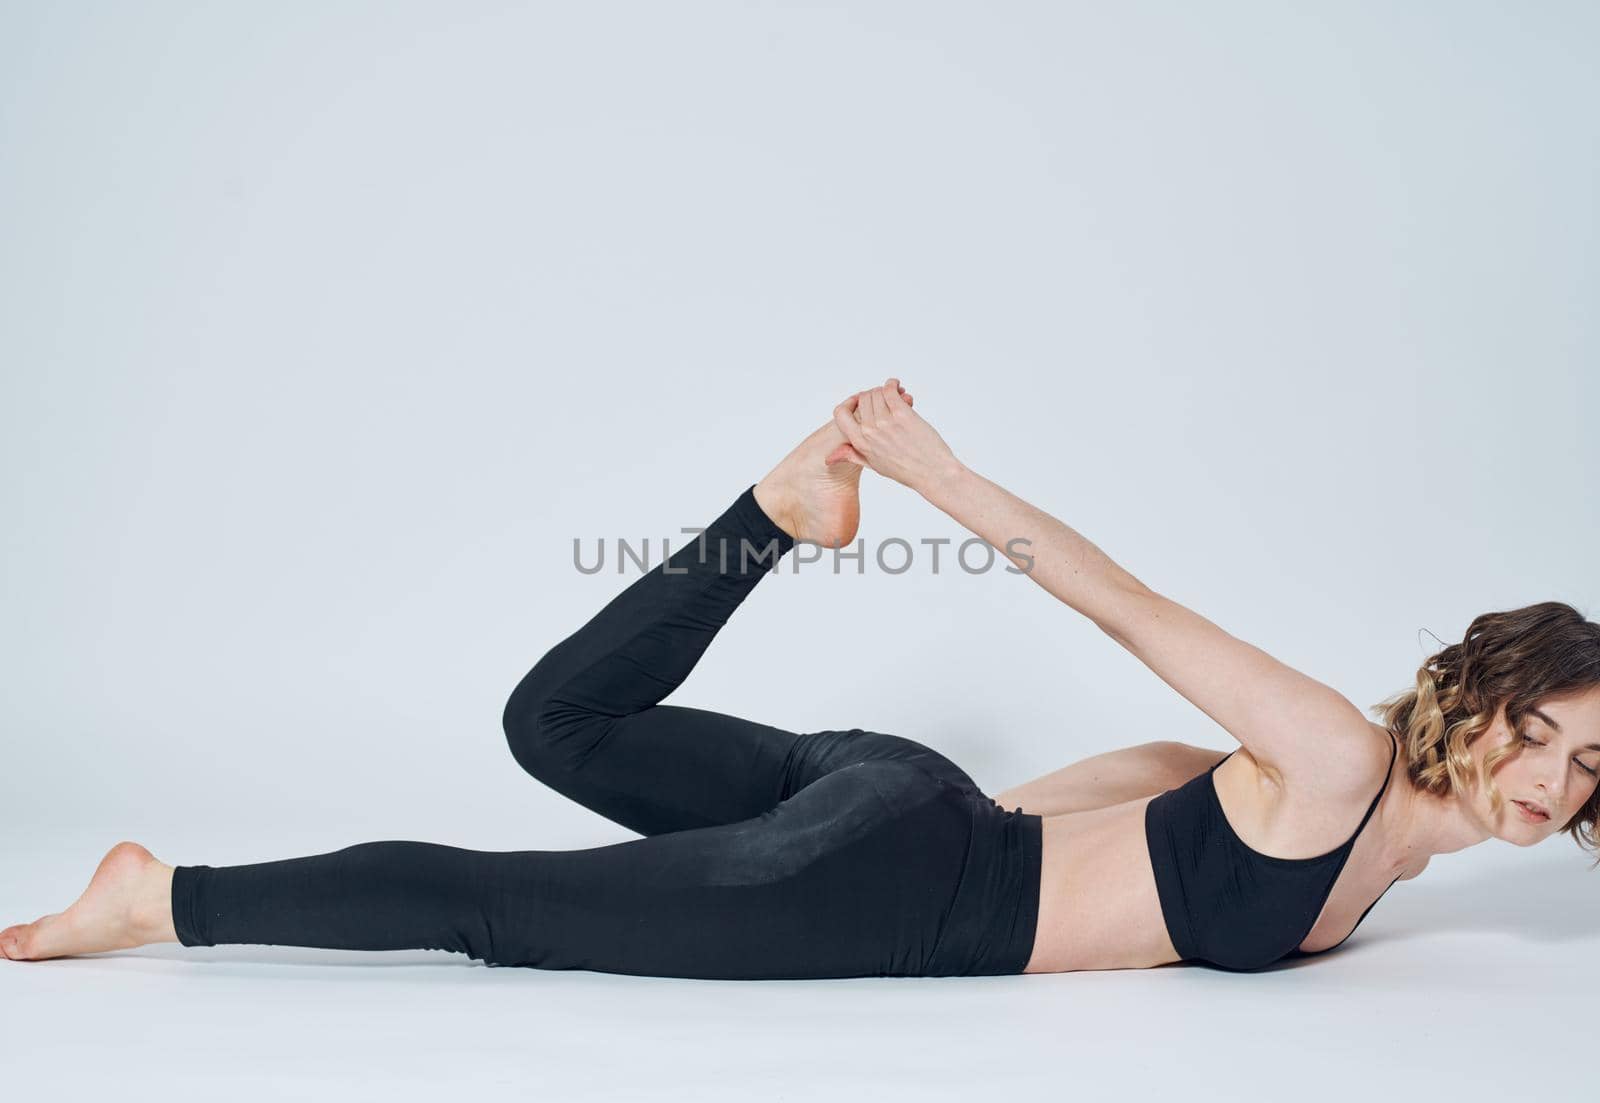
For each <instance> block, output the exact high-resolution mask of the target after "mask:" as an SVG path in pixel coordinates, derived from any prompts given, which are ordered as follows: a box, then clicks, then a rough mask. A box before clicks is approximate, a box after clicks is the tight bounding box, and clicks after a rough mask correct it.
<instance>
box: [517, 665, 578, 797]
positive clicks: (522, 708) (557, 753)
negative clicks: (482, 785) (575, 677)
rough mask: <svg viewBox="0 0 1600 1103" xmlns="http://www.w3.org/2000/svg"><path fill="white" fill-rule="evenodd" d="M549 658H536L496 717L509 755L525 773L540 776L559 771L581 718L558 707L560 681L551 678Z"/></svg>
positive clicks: (552, 672) (562, 706)
mask: <svg viewBox="0 0 1600 1103" xmlns="http://www.w3.org/2000/svg"><path fill="white" fill-rule="evenodd" d="M549 658H550V656H549V655H546V656H545V658H543V659H540V660H539V662H538V663H536V664H535V665H534V667H533V669H532V670H530V671H528V673H527V674H525V675H523V677H522V680H521V681H519V682H518V683H517V684H516V686H515V687H514V688H513V689H512V691H511V696H510V697H508V698H507V699H506V704H505V708H504V709H503V710H502V711H501V714H500V726H501V729H502V730H503V731H504V732H505V736H506V743H507V745H508V746H509V747H510V748H511V755H512V757H513V758H515V759H516V760H517V763H518V765H520V766H521V767H522V768H523V769H524V770H526V771H527V772H528V773H530V774H532V775H533V776H534V777H542V776H544V775H545V774H548V773H550V772H551V771H553V770H556V769H559V768H561V767H562V766H563V765H564V764H565V763H566V760H567V759H568V758H569V757H570V756H571V750H570V745H571V742H572V739H571V736H572V733H573V731H574V729H575V728H576V727H578V726H579V724H578V723H576V722H575V721H581V720H582V719H583V717H581V716H576V715H574V710H572V709H571V708H570V707H566V706H564V705H563V704H562V702H561V700H560V697H559V690H560V685H561V682H560V679H558V678H557V677H555V672H554V670H553V669H552V665H551V663H550V662H549V661H548V660H549Z"/></svg>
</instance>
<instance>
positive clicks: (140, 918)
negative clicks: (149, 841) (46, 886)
mask: <svg viewBox="0 0 1600 1103" xmlns="http://www.w3.org/2000/svg"><path fill="white" fill-rule="evenodd" d="M176 941H178V934H177V932H176V931H175V930H173V928H172V867H171V866H169V865H166V864H164V863H162V862H160V861H157V860H156V857H155V855H153V854H151V853H150V852H149V851H148V850H146V849H145V848H144V847H142V846H140V845H139V844H138V843H118V844H117V845H116V846H114V847H112V848H111V849H110V850H109V851H108V852H107V853H106V856H105V857H104V858H102V859H100V865H99V867H98V868H96V869H95V871H94V876H93V877H92V878H91V879H90V880H89V887H88V888H86V889H84V890H83V895H82V896H80V897H78V899H77V901H76V902H75V903H74V904H73V905H72V906H71V907H70V908H68V909H67V910H66V911H64V912H58V913H56V914H54V915H47V916H44V917H43V918H41V919H37V920H35V921H34V922H32V923H21V924H18V925H17V926H15V927H7V928H6V929H5V930H3V931H0V952H3V953H4V954H5V956H6V957H8V958H10V959H11V960H12V961H39V960H42V959H44V958H50V957H67V956H69V955H72V954H97V953H100V952H102V951H105V950H129V949H132V948H133V947H135V946H144V945H146V944H148V943H151V942H176Z"/></svg>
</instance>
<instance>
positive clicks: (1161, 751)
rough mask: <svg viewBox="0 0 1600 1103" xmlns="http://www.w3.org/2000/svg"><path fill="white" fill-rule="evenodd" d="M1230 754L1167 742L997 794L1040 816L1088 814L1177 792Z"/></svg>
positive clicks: (1110, 754) (1124, 750) (1107, 755)
mask: <svg viewBox="0 0 1600 1103" xmlns="http://www.w3.org/2000/svg"><path fill="white" fill-rule="evenodd" d="M1225 757H1227V752H1226V751H1214V750H1212V749H1211V748H1209V747H1194V746H1191V745H1189V744H1188V743H1179V742H1177V741H1176V740H1170V739H1163V740H1157V741H1156V742H1153V743H1141V744H1139V745H1138V746H1136V747H1119V748H1117V749H1116V750H1114V751H1106V752H1104V753H1103V754H1097V755H1090V756H1089V757H1088V758H1085V759H1083V760H1081V761H1078V762H1074V763H1073V764H1072V765H1070V766H1063V767H1062V768H1061V769H1059V770H1056V771H1055V772H1053V773H1048V774H1045V775H1044V776H1043V777H1038V778H1034V779H1033V780H1032V781H1028V782H1024V783H1023V784H1021V785H1018V786H1015V787H1014V788H1011V789H1007V790H1006V791H1005V792H1003V793H997V794H995V798H994V799H995V800H996V801H998V802H999V804H1000V807H1002V808H1005V809H1012V808H1017V807H1019V806H1020V807H1021V808H1022V810H1023V811H1024V812H1032V813H1034V814H1035V815H1040V816H1057V815H1060V814H1061V813H1063V812H1086V811H1088V810H1090V809H1092V808H1107V807H1110V806H1111V805H1113V804H1121V803H1122V802H1123V801H1126V800H1136V799H1138V798H1139V797H1149V796H1154V795H1155V794H1157V793H1164V792H1166V791H1167V790H1168V789H1176V788H1177V787H1178V786H1180V785H1182V784H1183V783H1184V782H1186V781H1188V780H1190V779H1191V778H1193V777H1194V776H1195V775H1196V774H1200V773H1204V772H1205V771H1206V770H1209V769H1211V767H1213V766H1215V765H1216V764H1217V763H1218V762H1221V761H1222V760H1223V758H1225Z"/></svg>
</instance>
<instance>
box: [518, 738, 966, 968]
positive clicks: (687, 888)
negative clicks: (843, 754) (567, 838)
mask: <svg viewBox="0 0 1600 1103" xmlns="http://www.w3.org/2000/svg"><path fill="white" fill-rule="evenodd" d="M969 799H970V798H969V797H967V795H966V794H964V793H963V792H961V791H960V790H958V789H956V788H954V787H952V786H951V785H949V784H947V783H946V782H944V781H943V780H941V779H940V778H937V777H935V776H933V775H930V774H928V773H926V772H924V771H923V770H921V769H920V768H918V767H916V766H914V765H912V764H910V763H907V762H893V761H887V760H882V759H869V760H865V761H862V762H858V763H853V764H848V765H842V766H840V767H838V768H837V769H834V770H832V771H830V772H828V773H827V774H825V775H824V776H822V777H820V778H818V779H817V780H815V781H813V782H811V783H810V784H808V785H806V786H805V787H804V788H802V789H801V790H799V791H798V792H796V793H795V794H794V795H793V796H791V797H789V798H787V799H786V800H784V801H782V802H780V803H779V804H777V805H776V806H775V807H773V808H772V809H770V810H768V811H766V812H763V813H761V814H760V815H757V816H754V817H751V818H749V819H746V820H742V821H739V822H736V823H731V824H724V825H720V826H717V827H706V828H698V829H694V830H689V831H679V832H673V833H670V834H665V835H657V836H652V837H650V838H644V839H637V840H630V841H628V842H624V843H619V844H616V845H614V846H610V847H599V848H594V849H590V850H584V851H565V852H553V853H552V852H543V853H540V854H539V855H538V856H537V857H536V858H535V859H534V860H533V861H531V862H528V863H525V864H522V865H520V866H519V865H517V864H516V863H515V862H514V861H513V862H511V863H509V864H508V869H507V876H508V881H509V883H510V884H512V885H514V886H515V888H514V890H513V891H512V892H510V893H508V894H506V895H504V896H503V897H502V898H501V899H500V901H499V908H500V911H499V914H498V915H497V916H496V917H495V918H494V920H493V925H494V926H495V928H496V929H497V930H498V931H499V932H500V936H499V937H498V938H497V939H496V946H495V952H496V953H497V955H498V958H499V960H497V961H496V962H495V964H505V965H528V966H533V967H536V968H543V969H592V970H598V971H601V972H613V973H631V974H639V975H648V976H676V977H698V978H723V979H776V978H807V977H812V978H815V977H853V976H899V975H906V976H915V975H922V974H923V973H924V972H925V970H926V968H927V966H928V964H929V962H930V960H931V959H932V956H933V954H934V951H935V950H936V948H937V946H938V940H939V935H940V933H941V930H942V928H943V920H944V917H945V915H946V913H947V912H948V910H949V908H950V906H951V904H952V903H953V901H954V899H955V895H956V891H957V889H958V887H959V885H960V882H961V875H962V870H963V867H964V862H965V859H966V855H967V850H968V843H969V838H970V834H971V831H972V815H971V811H970V808H969V807H968V803H967V802H968V800H969Z"/></svg>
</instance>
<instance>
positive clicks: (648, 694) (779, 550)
mask: <svg viewBox="0 0 1600 1103" xmlns="http://www.w3.org/2000/svg"><path fill="white" fill-rule="evenodd" d="M754 491H755V487H754V486H753V485H752V486H750V487H747V488H746V489H745V490H744V491H743V492H742V493H741V494H740V495H739V496H738V498H736V499H735V500H734V502H733V503H732V504H731V505H730V506H728V508H727V509H725V510H724V511H723V512H722V514H721V515H720V516H718V517H717V518H716V519H715V520H713V521H712V522H711V523H710V524H709V525H707V526H706V529H705V531H704V532H702V533H701V534H700V535H699V536H698V537H697V538H696V540H695V541H694V542H692V543H690V544H688V545H686V546H684V547H683V548H680V549H679V550H678V551H676V552H674V553H673V554H672V555H671V556H670V557H669V558H668V560H667V562H666V563H665V564H661V565H657V566H656V567H655V568H654V569H652V570H650V571H648V572H647V573H645V574H644V575H642V576H641V577H640V578H638V579H637V580H635V581H634V582H633V583H632V584H630V585H629V586H628V587H627V588H626V589H625V590H623V591H622V593H620V594H618V595H617V596H616V597H614V598H612V600H611V601H610V602H609V603H607V604H606V606H605V607H604V608H602V609H601V610H600V611H599V612H598V613H596V614H595V615H594V616H593V617H592V618H590V620H589V621H588V622H587V623H585V624H584V625H583V626H582V627H580V628H579V629H578V630H577V631H576V632H574V633H572V635H570V636H568V637H567V638H566V639H564V640H562V641H561V642H560V643H558V644H556V645H555V646H554V647H552V648H551V649H550V650H549V651H548V652H547V653H546V654H545V655H544V657H543V658H541V659H540V660H539V661H538V662H537V663H536V664H535V665H534V667H533V669H532V670H530V671H529V672H528V673H527V674H526V675H524V676H523V678H522V680H521V681H520V682H519V683H518V684H517V686H516V688H515V689H514V690H513V691H512V693H511V696H510V699H509V700H508V701H507V702H506V706H505V711H504V716H503V723H504V727H505V733H506V739H507V742H508V744H509V745H510V747H511V753H512V755H513V756H514V757H515V758H516V759H517V761H518V763H520V764H521V765H522V767H523V768H524V769H525V770H527V771H528V773H530V774H532V775H533V776H534V777H536V778H538V779H539V780H540V781H542V782H544V783H545V784H546V785H548V786H550V787H551V788H552V789H554V790H556V791H557V792H559V793H561V794H563V795H564V796H567V797H570V798H571V799H573V800H575V801H577V802H578V803H580V804H582V805H584V806H585V807H587V808H590V809H592V810H593V811H595V812H598V813H599V814H601V815H603V816H605V817H606V818H608V819H610V820H613V821H614V822H616V823H619V824H622V825H623V826H625V827H628V828H630V829H632V830H634V831H638V832H640V833H641V834H646V835H654V834H661V833H664V832H671V831H679V830H684V829H686V828H694V827H703V826H707V825H710V824H720V823H731V822H734V821H736V820H741V819H746V818H748V817H750V816H753V815H756V814H758V813H760V812H763V811H765V810H767V809H769V808H771V807H772V806H773V805H775V804H777V803H778V802H779V801H780V800H782V799H784V797H786V796H787V795H789V787H788V785H787V784H786V777H787V769H788V765H789V763H790V761H791V755H792V752H793V751H794V749H795V746H796V743H797V741H798V740H799V738H800V737H799V736H798V735H797V734H796V733H794V732H791V731H786V730H784V729H782V728H776V727H772V726H770V725H766V724H758V723H755V722H753V721H748V720H742V719H740V718H738V717H733V716H727V715H724V714H722V713H717V712H710V711H707V710H704V709H693V708H684V707H679V706H671V705H661V704H659V702H660V701H661V700H662V699H663V698H665V697H666V696H667V695H668V694H670V693H671V692H672V691H673V690H674V689H676V688H677V687H678V686H679V685H680V684H681V683H682V682H683V680H684V679H685V678H687V677H688V675H689V672H690V671H691V670H692V669H693V668H694V666H695V664H696V663H697V662H698V661H699V659H700V656H701V655H702V654H703V653H704V652H705V650H706V648H707V646H709V645H710V643H711V640H712V639H713V638H714V637H715V636H716V634H717V633H718V631H720V630H721V628H722V627H723V625H725V624H726V623H727V621H728V619H729V617H731V616H732V614H733V612H734V610H735V609H737V608H738V607H739V604H740V603H741V602H742V601H743V600H744V598H745V597H746V595H748V594H749V593H750V591H751V590H753V589H754V588H755V586H756V584H757V583H758V582H760V581H761V579H762V578H764V577H765V576H766V574H767V573H768V572H769V571H770V570H772V569H773V568H774V567H776V565H777V562H778V559H779V557H780V556H782V555H783V554H784V553H785V552H787V551H788V550H789V549H790V548H792V547H793V546H794V539H793V538H792V537H791V536H789V534H788V533H786V532H784V531H783V529H781V528H779V527H778V525H777V524H776V523H775V522H774V521H773V520H772V519H771V518H770V517H768V516H767V515H766V513H765V512H764V511H763V510H762V509H761V506H760V505H759V503H757V501H756V498H755V493H754ZM756 644H757V645H759V641H756Z"/></svg>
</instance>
